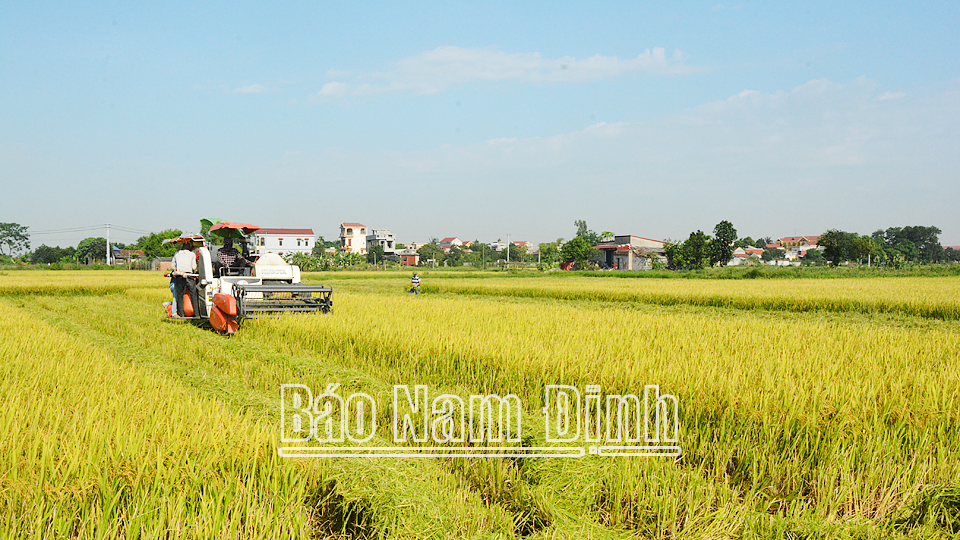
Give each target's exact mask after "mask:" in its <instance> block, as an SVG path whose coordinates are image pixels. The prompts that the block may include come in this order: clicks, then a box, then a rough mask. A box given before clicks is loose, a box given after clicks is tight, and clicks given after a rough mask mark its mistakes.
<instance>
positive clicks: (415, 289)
mask: <svg viewBox="0 0 960 540" xmlns="http://www.w3.org/2000/svg"><path fill="white" fill-rule="evenodd" d="M410 285H412V287H411V288H410V292H412V293H413V294H420V276H418V275H417V273H416V272H414V273H413V277H412V278H410Z"/></svg>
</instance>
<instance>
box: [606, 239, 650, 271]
mask: <svg viewBox="0 0 960 540" xmlns="http://www.w3.org/2000/svg"><path fill="white" fill-rule="evenodd" d="M663 244H664V242H663V241H662V240H652V239H650V238H643V237H641V236H634V235H632V234H624V235H616V236H614V237H613V238H612V239H611V240H607V241H604V242H600V243H599V244H597V245H595V246H593V247H594V248H596V249H599V250H600V251H602V252H603V259H602V261H601V264H602V266H604V267H605V268H615V269H617V270H650V269H651V268H653V262H654V261H660V262H662V263H663V264H666V262H667V257H666V255H665V254H664V251H663Z"/></svg>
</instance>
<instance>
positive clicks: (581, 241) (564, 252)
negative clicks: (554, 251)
mask: <svg viewBox="0 0 960 540" xmlns="http://www.w3.org/2000/svg"><path fill="white" fill-rule="evenodd" d="M593 246H594V244H593V242H591V241H590V240H588V239H587V238H586V237H584V236H577V237H575V238H574V239H573V240H570V241H569V242H567V243H566V244H564V245H563V248H561V249H560V255H561V256H562V257H563V260H565V261H574V262H576V263H577V266H578V267H579V268H581V269H582V268H585V267H586V265H587V261H589V260H592V259H593V258H594V257H595V255H596V251H597V250H596V249H594V247H593Z"/></svg>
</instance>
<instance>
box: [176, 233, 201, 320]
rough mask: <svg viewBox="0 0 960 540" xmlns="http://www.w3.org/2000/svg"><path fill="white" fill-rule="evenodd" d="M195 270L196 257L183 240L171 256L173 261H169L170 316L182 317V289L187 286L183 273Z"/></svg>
mask: <svg viewBox="0 0 960 540" xmlns="http://www.w3.org/2000/svg"><path fill="white" fill-rule="evenodd" d="M196 271H197V258H196V257H195V256H194V255H193V252H192V251H191V250H190V245H189V244H188V243H187V242H184V243H182V244H180V251H178V252H177V254H176V255H174V256H173V262H171V263H170V278H171V279H172V280H173V282H174V287H173V306H172V308H171V309H170V316H171V317H174V318H180V317H183V290H184V288H186V286H187V278H186V277H184V274H193V273H196Z"/></svg>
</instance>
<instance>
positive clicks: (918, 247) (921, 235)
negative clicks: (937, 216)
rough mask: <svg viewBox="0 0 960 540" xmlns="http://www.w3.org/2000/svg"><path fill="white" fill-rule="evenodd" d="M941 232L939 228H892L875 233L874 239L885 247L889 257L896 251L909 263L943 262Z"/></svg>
mask: <svg viewBox="0 0 960 540" xmlns="http://www.w3.org/2000/svg"><path fill="white" fill-rule="evenodd" d="M941 232H942V231H941V230H940V229H939V228H937V227H924V226H919V225H918V226H908V227H890V228H888V229H887V230H885V231H882V230H878V231H875V232H874V233H873V235H872V238H873V240H874V241H876V242H878V243H879V244H880V245H881V246H882V247H883V249H884V251H885V252H886V253H887V255H888V256H889V255H891V250H896V251H898V252H900V253H901V254H902V255H903V256H904V258H905V259H906V260H907V261H910V262H923V263H932V262H939V261H942V260H944V257H945V254H944V250H943V247H942V246H941V245H940V240H939V236H940V233H941Z"/></svg>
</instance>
